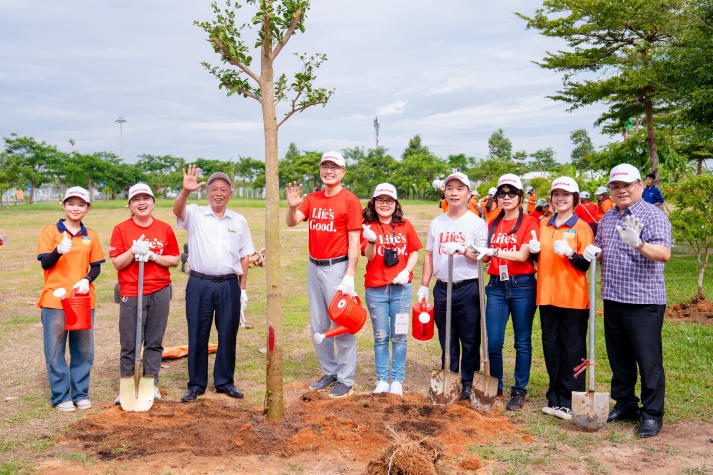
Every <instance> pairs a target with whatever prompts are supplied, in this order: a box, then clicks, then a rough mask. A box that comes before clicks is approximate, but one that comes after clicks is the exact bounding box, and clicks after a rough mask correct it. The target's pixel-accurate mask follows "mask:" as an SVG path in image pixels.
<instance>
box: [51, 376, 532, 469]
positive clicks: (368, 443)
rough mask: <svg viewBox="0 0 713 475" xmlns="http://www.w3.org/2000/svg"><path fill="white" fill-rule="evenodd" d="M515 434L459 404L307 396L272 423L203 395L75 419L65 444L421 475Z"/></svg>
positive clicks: (112, 451) (121, 453) (117, 454)
mask: <svg viewBox="0 0 713 475" xmlns="http://www.w3.org/2000/svg"><path fill="white" fill-rule="evenodd" d="M517 431H518V429H517V428H516V427H515V426H513V425H512V424H511V423H510V422H508V421H507V419H506V418H505V417H503V416H501V415H500V413H499V410H498V409H497V408H496V409H493V411H491V413H489V414H487V415H483V414H479V413H477V412H475V411H474V410H473V409H472V407H471V406H470V404H469V403H468V402H466V401H463V402H460V401H459V402H457V403H456V404H454V405H452V406H449V407H445V406H435V405H433V404H431V403H430V402H429V401H428V400H427V399H426V397H424V396H418V395H408V394H407V395H405V396H404V397H403V398H399V397H397V396H394V395H392V394H378V395H372V394H357V395H353V396H352V397H348V398H342V399H330V398H329V397H327V395H325V394H322V393H319V392H317V391H311V390H308V391H307V392H305V393H303V394H302V395H301V397H299V398H296V399H295V400H293V401H291V402H288V403H287V408H286V411H285V417H284V418H283V419H282V420H280V421H273V420H270V419H268V418H267V417H266V416H264V415H263V414H262V411H261V410H260V409H258V408H253V409H246V408H243V407H240V402H239V401H233V400H229V399H227V398H225V397H221V396H220V395H210V394H208V393H206V395H204V396H202V397H200V398H199V399H198V401H197V402H196V403H191V404H182V403H180V402H178V401H168V400H161V401H158V402H157V403H156V404H155V405H154V406H153V408H152V409H151V410H150V411H148V412H144V413H130V412H123V411H122V410H121V408H120V407H118V406H112V407H110V408H107V409H105V410H103V411H101V412H97V413H93V414H89V415H87V417H86V418H84V419H82V420H80V421H77V422H76V423H75V424H74V425H73V426H71V427H70V430H68V431H67V435H66V438H65V442H67V443H68V444H71V445H74V444H77V445H79V447H77V449H78V450H80V451H81V452H83V453H86V454H88V455H94V456H96V457H98V458H99V459H101V460H103V461H107V462H108V461H112V462H117V461H121V462H122V464H124V463H126V464H128V465H129V466H130V465H132V461H134V462H139V461H140V460H141V459H149V458H150V459H152V460H156V459H157V458H158V459H161V460H163V461H164V463H163V465H164V466H166V467H170V466H172V464H171V461H172V460H174V461H177V460H182V459H185V458H186V457H191V456H195V457H210V456H217V455H221V456H222V457H227V458H230V457H249V456H256V455H257V456H277V457H279V458H281V459H282V463H285V462H286V461H289V459H291V458H292V457H299V456H304V455H308V456H309V457H313V458H314V459H315V460H316V459H319V458H324V457H327V458H329V457H332V458H333V457H334V454H340V456H341V458H342V459H344V460H350V461H352V462H355V463H358V465H360V466H361V467H363V469H364V470H366V467H367V465H368V464H369V462H370V461H371V462H372V467H373V470H374V471H373V472H372V473H387V472H386V471H382V472H380V471H378V469H377V467H378V466H382V467H383V466H384V464H386V465H387V466H388V464H389V463H390V464H391V465H392V466H394V463H395V461H396V460H401V462H398V463H402V464H408V460H406V459H408V458H409V456H417V457H421V458H422V459H423V463H419V464H418V465H419V467H421V469H424V467H428V466H431V467H435V464H436V463H437V461H438V460H439V459H441V458H444V459H448V462H447V463H449V464H454V465H456V466H457V465H458V463H460V461H461V460H464V462H465V463H467V464H471V465H472V463H473V461H472V457H471V458H467V457H466V455H467V454H466V453H465V451H466V449H467V447H468V446H469V445H471V444H474V443H478V442H484V441H486V440H490V441H492V440H493V439H494V438H500V439H502V438H507V437H511V436H512V435H513V434H516V433H517ZM405 455H406V457H404V456H405ZM413 460H415V459H413ZM419 460H421V459H419ZM179 466H180V465H179ZM404 466H408V465H404ZM370 470H371V469H370ZM434 470H435V468H434ZM391 473H397V472H394V471H392V472H391ZM398 473H435V471H434V472H429V471H426V472H417V471H416V472H410V471H401V472H398Z"/></svg>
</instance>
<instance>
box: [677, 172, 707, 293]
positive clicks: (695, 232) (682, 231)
mask: <svg viewBox="0 0 713 475" xmlns="http://www.w3.org/2000/svg"><path fill="white" fill-rule="evenodd" d="M666 199H667V200H670V201H671V202H672V203H673V205H674V206H673V207H674V210H673V211H672V212H671V214H670V215H669V219H670V220H671V228H672V231H673V237H674V239H675V240H676V242H684V243H686V244H688V245H689V246H691V248H692V249H693V251H694V252H695V253H696V257H697V259H698V289H697V292H696V295H695V296H694V298H693V300H694V301H697V300H700V299H703V298H705V296H704V295H703V277H704V275H705V270H706V266H707V265H708V258H709V257H710V252H711V248H713V175H694V176H690V177H688V178H687V179H686V180H685V181H683V182H680V183H678V184H677V185H676V186H675V187H672V188H671V189H670V190H669V194H667V196H666Z"/></svg>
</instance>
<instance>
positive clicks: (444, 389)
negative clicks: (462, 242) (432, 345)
mask: <svg viewBox="0 0 713 475" xmlns="http://www.w3.org/2000/svg"><path fill="white" fill-rule="evenodd" d="M452 292H453V254H448V283H447V287H446V347H445V366H444V367H443V369H434V370H433V372H432V373H431V384H430V385H429V387H428V400H429V401H431V402H432V403H433V404H436V405H437V406H450V405H451V404H453V403H454V402H455V401H456V399H458V398H459V397H460V394H459V392H460V391H459V384H458V383H459V380H460V374H457V373H453V372H452V371H451V293H452Z"/></svg>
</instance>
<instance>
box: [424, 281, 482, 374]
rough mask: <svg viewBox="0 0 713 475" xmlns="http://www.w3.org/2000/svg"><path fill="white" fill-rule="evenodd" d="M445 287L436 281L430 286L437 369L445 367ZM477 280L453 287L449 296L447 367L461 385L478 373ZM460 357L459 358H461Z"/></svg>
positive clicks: (478, 308) (478, 321)
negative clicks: (439, 354) (438, 349)
mask: <svg viewBox="0 0 713 475" xmlns="http://www.w3.org/2000/svg"><path fill="white" fill-rule="evenodd" d="M446 285H447V284H445V283H444V282H441V281H438V282H436V285H435V286H434V287H433V306H434V317H433V320H434V322H435V323H436V328H438V340H439V341H440V343H441V351H442V355H443V356H442V357H441V368H443V367H444V366H445V348H446V293H447V286H446ZM478 302H479V301H478V281H477V279H476V280H473V282H470V283H468V284H467V285H464V286H462V287H458V288H457V289H456V288H454V289H453V291H452V293H451V355H450V356H451V367H450V368H449V369H450V371H452V372H454V373H456V372H458V367H459V366H460V375H461V382H462V383H464V384H466V383H467V384H473V373H475V372H476V371H480V304H479V303H478ZM461 355H462V359H461Z"/></svg>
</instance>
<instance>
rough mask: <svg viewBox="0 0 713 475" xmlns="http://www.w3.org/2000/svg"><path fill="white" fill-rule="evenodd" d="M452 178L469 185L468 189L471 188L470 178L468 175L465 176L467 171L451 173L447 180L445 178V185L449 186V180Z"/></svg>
mask: <svg viewBox="0 0 713 475" xmlns="http://www.w3.org/2000/svg"><path fill="white" fill-rule="evenodd" d="M451 180H458V181H459V182H461V183H463V184H464V185H465V186H467V187H468V189H470V180H469V179H468V177H467V176H465V173H461V172H455V173H451V174H450V175H448V176H447V177H446V179H445V180H443V186H447V185H448V182H449V181H451Z"/></svg>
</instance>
